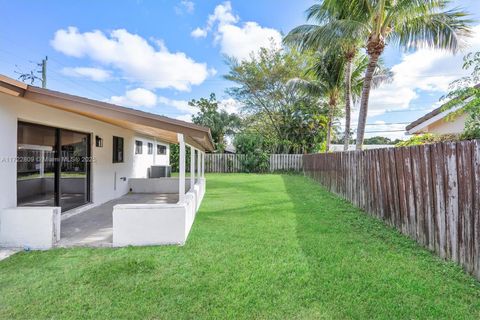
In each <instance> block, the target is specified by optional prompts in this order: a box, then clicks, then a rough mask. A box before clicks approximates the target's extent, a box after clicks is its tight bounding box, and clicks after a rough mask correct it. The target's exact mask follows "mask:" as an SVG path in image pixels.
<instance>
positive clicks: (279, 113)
mask: <svg viewBox="0 0 480 320" xmlns="http://www.w3.org/2000/svg"><path fill="white" fill-rule="evenodd" d="M313 61H314V59H313V57H312V54H310V53H307V52H305V53H299V52H298V51H297V50H294V49H291V48H288V47H287V48H276V47H272V48H262V49H260V51H259V52H258V53H257V54H256V55H255V56H252V57H251V59H249V60H243V61H237V60H235V59H229V60H228V64H229V66H230V71H229V73H228V74H227V75H226V76H225V78H226V79H228V80H230V81H232V82H234V83H235V86H233V87H231V88H228V89H227V92H228V93H229V94H230V95H231V96H232V97H233V98H235V99H236V100H237V101H239V102H241V103H242V104H243V108H242V116H244V118H245V119H246V120H245V121H244V123H245V124H246V127H247V129H248V130H249V131H254V132H257V133H259V134H260V135H262V136H263V137H264V139H265V145H268V146H270V148H271V152H280V153H291V152H300V151H304V150H311V149H309V148H310V147H308V148H307V147H306V146H307V145H309V144H311V142H312V141H314V142H315V144H316V143H317V142H319V139H320V138H321V139H324V135H323V134H322V133H321V132H320V131H322V130H325V127H324V126H323V120H322V121H320V119H321V118H322V119H323V112H324V110H323V109H322V110H319V108H318V107H317V99H316V98H314V97H307V96H301V95H298V94H297V91H296V90H294V89H293V88H291V87H290V86H289V85H288V81H289V80H290V79H292V78H301V77H304V76H305V69H308V68H310V67H311V66H312V65H313ZM307 115H310V117H311V119H312V121H307V122H308V124H306V123H305V121H304V120H305V119H306V117H307ZM301 119H302V120H301ZM294 127H295V128H296V130H298V133H299V134H292V128H294ZM309 134H310V135H315V138H314V139H312V140H309V141H308V142H307V141H306V140H304V139H303V138H302V137H305V136H307V135H309ZM317 138H319V139H317ZM297 139H299V140H297ZM301 141H303V142H301ZM314 150H315V151H316V150H318V149H314Z"/></svg>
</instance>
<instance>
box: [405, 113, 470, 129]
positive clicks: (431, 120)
mask: <svg viewBox="0 0 480 320" xmlns="http://www.w3.org/2000/svg"><path fill="white" fill-rule="evenodd" d="M456 110H457V109H455V108H452V109H449V110H445V111H442V107H439V108H437V109H435V110H433V111H431V112H429V113H427V114H426V115H424V116H422V117H421V118H418V119H417V120H415V121H413V122H412V123H410V124H409V125H408V126H407V127H406V130H407V131H408V133H409V134H424V133H433V134H459V133H462V132H463V129H465V120H466V119H467V114H466V113H465V112H464V113H462V114H460V115H458V116H456V117H455V118H454V119H448V120H447V117H448V115H450V114H451V113H452V112H454V111H456Z"/></svg>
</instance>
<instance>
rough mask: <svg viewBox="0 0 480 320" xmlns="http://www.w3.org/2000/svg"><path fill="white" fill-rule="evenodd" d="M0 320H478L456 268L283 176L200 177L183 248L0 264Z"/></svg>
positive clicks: (468, 280)
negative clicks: (204, 185) (197, 206)
mask: <svg viewBox="0 0 480 320" xmlns="http://www.w3.org/2000/svg"><path fill="white" fill-rule="evenodd" d="M0 318H2V319H12V318H23V319H41V318H53V319H69V318H76V319H85V318H96V319H98V318H108V319H119V318H130V319H135V318H137V319H184V318H190V319H207V318H208V319H213V318H223V319H242V318H243V319H275V318H277V319H349V318H351V319H479V318H480V286H479V283H478V282H477V281H476V280H474V279H473V278H472V277H470V276H468V275H466V274H465V273H464V272H463V271H462V270H461V268H459V267H457V266H455V265H454V264H451V263H446V262H444V261H441V260H440V259H439V258H437V257H436V256H435V255H433V254H431V253H430V252H428V251H426V250H424V249H422V248H420V247H419V246H417V245H416V244H415V243H414V242H413V241H410V240H409V239H407V238H406V237H404V236H402V235H400V234H399V233H398V232H396V231H395V230H393V229H391V228H389V227H386V226H385V225H384V224H383V223H382V222H379V221H376V220H375V219H373V218H370V217H368V216H367V215H365V214H364V213H362V212H361V211H359V210H357V209H355V208H354V207H352V206H351V205H350V204H348V203H347V202H345V201H343V200H341V199H339V198H337V197H335V196H334V195H332V194H330V193H328V192H326V191H325V190H324V189H323V188H321V187H320V186H318V185H317V184H315V183H314V182H312V181H310V180H308V179H306V178H304V177H301V176H293V175H243V174H229V175H209V176H208V190H207V195H206V197H205V200H204V202H203V205H202V208H201V210H200V212H199V213H198V215H197V218H196V221H195V223H194V226H193V229H192V232H191V234H190V237H189V239H188V242H187V244H186V245H185V246H183V247H174V246H170V247H143V248H123V249H88V248H81V249H57V250H50V251H46V252H25V253H20V254H17V255H14V256H12V257H10V258H9V259H7V260H4V261H1V262H0Z"/></svg>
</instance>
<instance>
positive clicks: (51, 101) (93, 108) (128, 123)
mask: <svg viewBox="0 0 480 320" xmlns="http://www.w3.org/2000/svg"><path fill="white" fill-rule="evenodd" d="M0 92H3V93H6V94H9V95H12V96H16V97H21V98H23V99H27V100H29V101H33V102H36V103H40V104H43V105H46V106H49V107H52V108H56V109H60V110H63V111H67V112H71V113H75V114H79V115H82V116H85V117H88V118H91V119H95V120H98V121H102V122H105V123H109V124H112V125H116V126H118V127H122V128H125V129H130V130H133V131H135V132H138V133H141V134H144V135H148V136H152V137H156V138H159V139H161V140H163V141H165V142H169V143H175V144H176V143H179V141H178V135H177V134H178V133H181V134H183V135H184V137H185V142H186V143H188V144H189V145H192V146H193V147H195V148H197V149H200V150H203V151H213V150H214V145H213V140H212V135H211V133H210V129H209V128H206V127H202V126H199V125H195V124H192V123H188V122H185V121H181V120H176V119H171V118H168V117H165V116H161V115H157V114H153V113H148V112H143V111H139V110H135V109H131V108H126V107H122V106H118V105H114V104H111V103H106V102H101V101H98V100H92V99H87V98H83V97H79V96H74V95H70V94H66V93H62V92H58V91H53V90H49V89H43V88H38V87H35V86H30V85H27V84H25V83H23V82H19V81H16V80H14V79H11V78H9V77H6V76H3V75H0Z"/></svg>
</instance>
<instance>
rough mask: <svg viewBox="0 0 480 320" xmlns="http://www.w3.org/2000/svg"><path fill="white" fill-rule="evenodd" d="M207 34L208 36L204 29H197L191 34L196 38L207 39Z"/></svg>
mask: <svg viewBox="0 0 480 320" xmlns="http://www.w3.org/2000/svg"><path fill="white" fill-rule="evenodd" d="M207 34H208V32H207V30H206V29H202V28H200V27H198V28H196V29H195V30H193V31H192V33H191V35H192V37H194V38H205V37H206V36H207Z"/></svg>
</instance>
